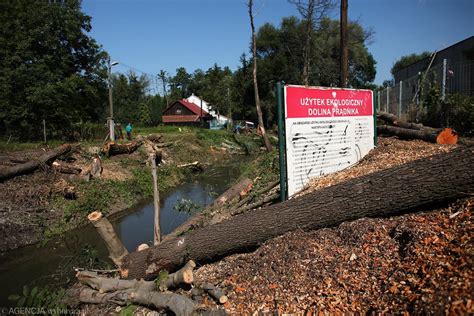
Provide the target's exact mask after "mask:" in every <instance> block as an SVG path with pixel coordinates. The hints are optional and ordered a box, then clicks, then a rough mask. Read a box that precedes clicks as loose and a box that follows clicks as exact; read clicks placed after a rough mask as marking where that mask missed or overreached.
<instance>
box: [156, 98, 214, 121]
mask: <svg viewBox="0 0 474 316" xmlns="http://www.w3.org/2000/svg"><path fill="white" fill-rule="evenodd" d="M176 102H179V103H181V104H182V105H183V106H184V107H186V108H188V109H189V110H190V111H191V112H193V113H194V114H196V115H198V116H201V107H200V106H198V105H196V104H194V103H191V102H188V101H186V99H183V100H178V101H176ZM176 102H173V103H171V104H170V105H169V106H168V107H167V108H166V109H165V110H164V111H163V113H164V112H166V111H167V110H168V109H169V108H171V107H172V106H173V105H174V104H175V103H176ZM208 115H209V113H207V112H206V111H205V110H204V109H202V116H203V117H204V116H208Z"/></svg>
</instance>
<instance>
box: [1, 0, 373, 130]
mask: <svg viewBox="0 0 474 316" xmlns="http://www.w3.org/2000/svg"><path fill="white" fill-rule="evenodd" d="M90 21H91V18H90V17H89V16H87V15H85V14H84V13H83V12H82V11H81V7H80V1H77V0H76V1H74V0H73V1H58V2H55V1H33V0H31V1H2V2H1V3H0V28H1V31H0V32H1V35H0V67H1V69H2V71H1V73H0V134H2V135H4V136H7V137H8V136H9V135H13V136H15V137H18V138H21V139H32V138H35V137H38V136H39V135H41V133H40V131H41V127H42V124H41V122H42V120H43V119H45V120H46V121H47V124H48V128H49V129H52V130H54V131H56V133H57V134H58V135H65V134H64V132H67V131H69V130H71V129H72V128H73V127H74V125H75V124H77V123H78V122H96V123H105V119H106V117H107V115H108V107H107V104H108V99H107V63H106V62H107V57H108V56H107V53H106V52H104V51H103V50H102V49H101V47H100V46H99V45H98V44H97V43H96V42H95V40H94V39H93V38H91V37H90V36H88V35H87V32H89V31H90V29H91V25H90ZM308 25H309V24H308V23H307V21H306V20H305V19H304V18H302V19H300V18H297V17H285V18H283V19H282V21H281V23H280V25H278V26H275V25H272V24H270V23H267V24H264V25H263V26H262V27H260V29H258V30H257V34H256V43H257V62H258V89H259V94H260V100H261V101H260V102H261V107H262V110H263V114H264V118H265V121H264V124H265V125H266V127H272V126H273V125H274V123H275V121H276V119H275V84H276V82H277V81H284V82H286V83H289V84H303V80H304V79H305V78H306V77H307V78H306V79H307V80H308V84H310V85H322V86H339V84H340V82H339V81H340V75H339V72H340V69H339V61H340V49H339V46H340V32H339V22H338V21H336V20H332V19H330V18H328V17H326V16H321V17H320V18H319V19H318V21H317V23H312V24H310V26H311V28H312V32H311V37H310V39H309V41H308V37H307V32H308ZM348 33H349V34H348V43H349V78H348V86H349V87H354V88H374V87H375V86H374V84H373V80H374V79H375V74H376V69H375V65H376V61H375V60H374V58H373V56H372V55H371V54H370V53H369V51H368V49H367V45H368V43H370V41H371V40H372V36H373V32H371V31H370V30H365V29H364V28H363V27H362V26H361V25H360V24H359V23H358V22H350V23H349V27H348ZM308 45H310V48H307V46H308ZM249 47H250V46H249ZM308 54H310V55H308ZM308 60H310V61H311V63H308ZM252 65H253V58H252V57H249V56H248V55H247V54H245V53H244V54H242V55H241V57H240V64H239V66H238V68H237V69H236V70H235V71H232V70H231V69H229V68H228V67H222V66H219V65H217V64H214V65H213V66H212V67H211V68H209V69H207V70H202V69H197V70H194V71H193V72H192V73H190V72H188V70H186V69H185V68H183V67H181V68H178V69H177V70H176V73H175V74H174V75H171V74H168V73H167V72H166V71H164V70H162V71H160V72H159V73H158V74H156V75H155V76H154V77H152V78H151V77H150V76H146V75H137V74H136V73H133V72H130V73H128V74H114V75H113V76H112V87H113V100H114V116H115V118H116V121H117V122H121V123H127V122H128V121H130V122H132V123H134V124H142V125H156V124H158V123H160V122H161V114H162V111H163V109H164V108H166V106H167V105H169V104H170V103H171V102H173V101H175V100H177V99H181V98H186V97H188V96H189V95H191V93H194V94H195V95H197V96H199V97H202V98H203V99H204V100H206V101H208V102H209V103H210V104H211V107H213V108H214V109H215V110H216V111H218V112H220V113H221V114H223V115H227V116H230V117H232V118H233V119H234V120H240V119H247V120H251V121H254V122H256V121H257V117H256V110H255V98H254V87H253V82H252ZM305 67H306V69H305V73H306V74H307V76H303V69H304V68H305ZM157 83H159V84H158V86H159V89H160V90H161V92H160V93H159V94H157V93H156V89H154V90H155V93H152V89H150V85H152V84H155V86H157ZM156 88H158V87H156Z"/></svg>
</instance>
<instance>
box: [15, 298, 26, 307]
mask: <svg viewBox="0 0 474 316" xmlns="http://www.w3.org/2000/svg"><path fill="white" fill-rule="evenodd" d="M25 301H26V297H25V296H22V297H21V298H20V299H19V300H18V301H17V302H16V306H18V307H24V306H25Z"/></svg>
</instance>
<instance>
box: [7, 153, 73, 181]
mask: <svg viewBox="0 0 474 316" xmlns="http://www.w3.org/2000/svg"><path fill="white" fill-rule="evenodd" d="M71 149H72V146H71V145H69V144H64V145H62V146H59V147H57V148H55V149H52V150H50V151H47V152H46V153H44V154H43V155H41V156H39V157H38V158H37V159H32V160H30V161H28V162H25V163H22V164H20V165H17V166H13V167H7V168H0V181H4V180H8V179H11V178H14V177H16V176H20V175H24V174H28V173H31V172H33V171H35V170H36V169H38V168H39V167H40V166H41V165H44V164H48V163H50V162H51V161H53V160H55V159H56V158H57V157H59V156H61V155H64V154H66V153H68V152H70V151H71Z"/></svg>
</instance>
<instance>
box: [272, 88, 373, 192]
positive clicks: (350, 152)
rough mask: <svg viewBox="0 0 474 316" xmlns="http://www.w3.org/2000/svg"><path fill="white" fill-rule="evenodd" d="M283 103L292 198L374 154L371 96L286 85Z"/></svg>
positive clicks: (288, 174) (333, 89)
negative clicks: (319, 179)
mask: <svg viewBox="0 0 474 316" xmlns="http://www.w3.org/2000/svg"><path fill="white" fill-rule="evenodd" d="M277 98H278V94H277ZM284 99H285V140H286V166H287V168H286V172H287V174H286V176H287V185H288V196H292V195H293V194H295V193H297V192H298V191H300V190H301V189H302V188H303V187H304V186H305V185H306V184H307V183H308V182H309V181H310V180H311V179H312V178H314V177H318V176H323V175H325V174H328V173H332V172H336V171H339V170H342V169H344V168H347V167H350V166H352V165H354V164H355V163H357V161H359V160H360V159H362V157H364V156H365V155H366V154H367V153H368V152H369V151H370V150H371V149H372V148H374V141H375V135H374V117H373V115H374V99H373V92H372V91H370V90H355V89H338V88H324V87H304V86H293V85H287V86H285V97H284ZM279 125H280V124H279ZM279 136H280V135H279ZM280 155H281V154H280Z"/></svg>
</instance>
